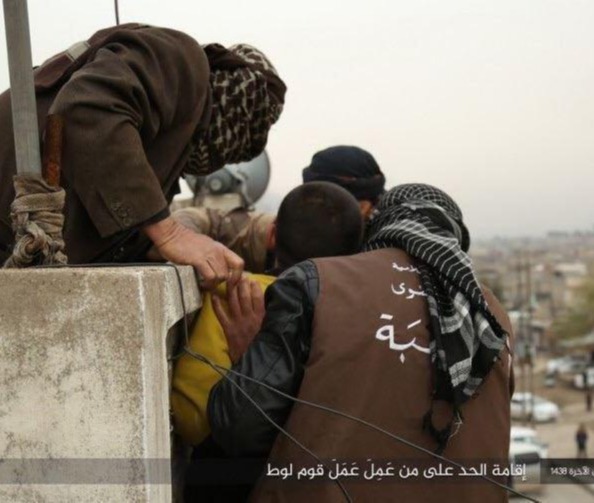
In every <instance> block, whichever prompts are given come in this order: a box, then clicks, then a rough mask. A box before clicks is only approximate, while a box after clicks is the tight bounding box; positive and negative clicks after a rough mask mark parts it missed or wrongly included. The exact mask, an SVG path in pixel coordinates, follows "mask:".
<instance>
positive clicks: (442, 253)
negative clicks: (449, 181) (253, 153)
mask: <svg viewBox="0 0 594 503" xmlns="http://www.w3.org/2000/svg"><path fill="white" fill-rule="evenodd" d="M468 246H469V237H468V231H467V230H466V227H465V226H464V224H463V223H462V212H461V211H460V208H459V207H458V205H457V204H456V203H455V202H454V201H453V200H452V199H451V198H450V197H449V196H448V195H447V194H446V193H445V192H443V191H441V190H439V189H437V188H435V187H432V186H430V185H424V184H406V185H400V186H397V187H395V188H393V189H392V190H390V191H389V192H387V193H386V194H385V195H384V196H383V197H382V199H381V200H380V203H379V205H378V207H377V210H376V214H375V216H374V217H373V218H372V220H371V221H370V223H369V227H368V230H367V239H366V244H365V249H366V250H375V249H380V248H400V249H402V250H404V251H405V252H406V253H408V254H409V255H410V256H411V257H413V258H414V259H416V261H417V263H418V269H419V271H420V276H421V283H422V285H423V289H424V291H425V293H426V294H427V302H428V304H429V315H430V323H431V326H430V328H431V337H432V340H431V343H430V351H431V362H432V363H433V365H434V369H435V377H434V395H433V399H434V400H446V401H448V402H450V403H452V405H453V410H454V418H455V419H456V420H457V421H461V420H462V416H461V412H460V406H461V405H462V404H463V403H464V402H466V401H467V400H468V399H469V398H471V397H472V396H473V395H474V394H475V393H476V391H477V388H478V387H479V386H480V384H481V383H482V382H483V381H484V379H485V377H486V376H487V374H488V373H489V371H490V370H491V368H492V366H493V363H494V362H495V361H496V360H497V358H498V357H499V353H500V352H501V350H502V349H503V347H504V345H505V340H506V337H507V333H506V332H505V330H504V329H503V328H502V327H501V325H500V324H499V322H498V321H497V320H496V319H495V317H494V316H493V314H492V313H491V311H490V310H489V307H488V305H487V302H486V300H485V297H484V296H483V293H482V290H481V287H480V286H479V283H478V281H477V279H476V277H475V274H474V270H473V267H472V263H471V260H470V258H469V257H468V255H467V254H466V251H467V250H468ZM423 426H424V428H426V429H427V430H428V431H430V432H431V433H432V434H433V435H434V437H435V438H436V440H437V441H438V444H439V445H438V451H442V450H443V449H444V448H445V446H446V444H447V440H448V438H449V437H450V435H451V429H452V422H450V424H449V425H448V426H447V427H446V428H444V429H443V430H437V429H436V428H435V427H434V425H433V422H432V410H430V411H429V412H428V413H427V415H426V416H425V418H424V421H423Z"/></svg>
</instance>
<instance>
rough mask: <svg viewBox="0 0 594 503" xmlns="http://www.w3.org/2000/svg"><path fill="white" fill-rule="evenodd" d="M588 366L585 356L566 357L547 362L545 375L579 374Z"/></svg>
mask: <svg viewBox="0 0 594 503" xmlns="http://www.w3.org/2000/svg"><path fill="white" fill-rule="evenodd" d="M587 364H588V356H587V355H567V356H562V357H560V358H554V359H552V360H549V361H548V362H547V366H546V373H547V374H571V373H574V372H581V371H582V370H583V369H584V367H586V365H587Z"/></svg>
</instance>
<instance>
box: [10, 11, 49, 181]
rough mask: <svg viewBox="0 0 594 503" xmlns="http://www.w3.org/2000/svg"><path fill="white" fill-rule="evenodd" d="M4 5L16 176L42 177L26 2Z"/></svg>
mask: <svg viewBox="0 0 594 503" xmlns="http://www.w3.org/2000/svg"><path fill="white" fill-rule="evenodd" d="M3 2H4V25H5V28H6V47H7V52H8V69H9V73H10V100H11V107H12V125H13V131H14V146H15V155H16V168H17V173H18V174H19V175H23V174H24V175H37V176H41V155H40V152H39V126H38V123H37V105H36V101H35V88H34V86H33V63H32V61H31V39H30V36H29V15H28V12H27V0H3Z"/></svg>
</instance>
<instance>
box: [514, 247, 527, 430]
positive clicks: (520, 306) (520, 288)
mask: <svg viewBox="0 0 594 503" xmlns="http://www.w3.org/2000/svg"><path fill="white" fill-rule="evenodd" d="M516 272H517V274H518V275H517V279H518V286H517V288H518V292H517V296H516V298H517V299H518V301H517V302H518V312H519V318H518V344H517V348H518V349H519V350H520V355H519V358H518V360H519V363H520V386H519V388H520V390H521V392H522V393H523V395H522V396H523V398H524V399H523V400H522V424H524V425H525V424H526V415H527V414H526V372H525V361H526V354H525V353H526V340H525V334H524V312H523V308H524V281H523V279H524V278H523V274H522V251H521V250H518V264H517V267H516Z"/></svg>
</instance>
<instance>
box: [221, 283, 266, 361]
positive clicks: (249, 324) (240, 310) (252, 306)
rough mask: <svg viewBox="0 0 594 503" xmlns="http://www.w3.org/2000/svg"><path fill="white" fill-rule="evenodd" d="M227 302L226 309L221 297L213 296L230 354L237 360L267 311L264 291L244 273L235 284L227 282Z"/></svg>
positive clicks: (257, 330)
mask: <svg viewBox="0 0 594 503" xmlns="http://www.w3.org/2000/svg"><path fill="white" fill-rule="evenodd" d="M227 303H228V305H229V309H228V310H225V308H224V307H223V304H222V302H221V299H220V298H219V297H217V296H216V295H213V297H212V306H213V308H214V311H215V314H216V315H217V318H218V319H219V322H220V324H221V326H222V327H223V330H224V331H225V337H227V344H228V345H229V357H230V358H231V361H232V362H233V363H236V362H237V361H238V360H239V359H240V358H241V357H242V356H243V354H244V353H245V351H246V350H247V348H248V346H249V345H250V344H251V342H252V341H253V340H254V337H256V335H257V334H258V332H259V331H260V328H261V327H262V320H263V319H264V314H265V312H266V311H265V309H264V293H263V292H262V288H260V285H259V284H258V283H256V282H255V281H250V280H249V279H247V278H245V277H243V278H241V280H240V281H239V283H238V284H237V285H236V286H235V287H229V286H227Z"/></svg>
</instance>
